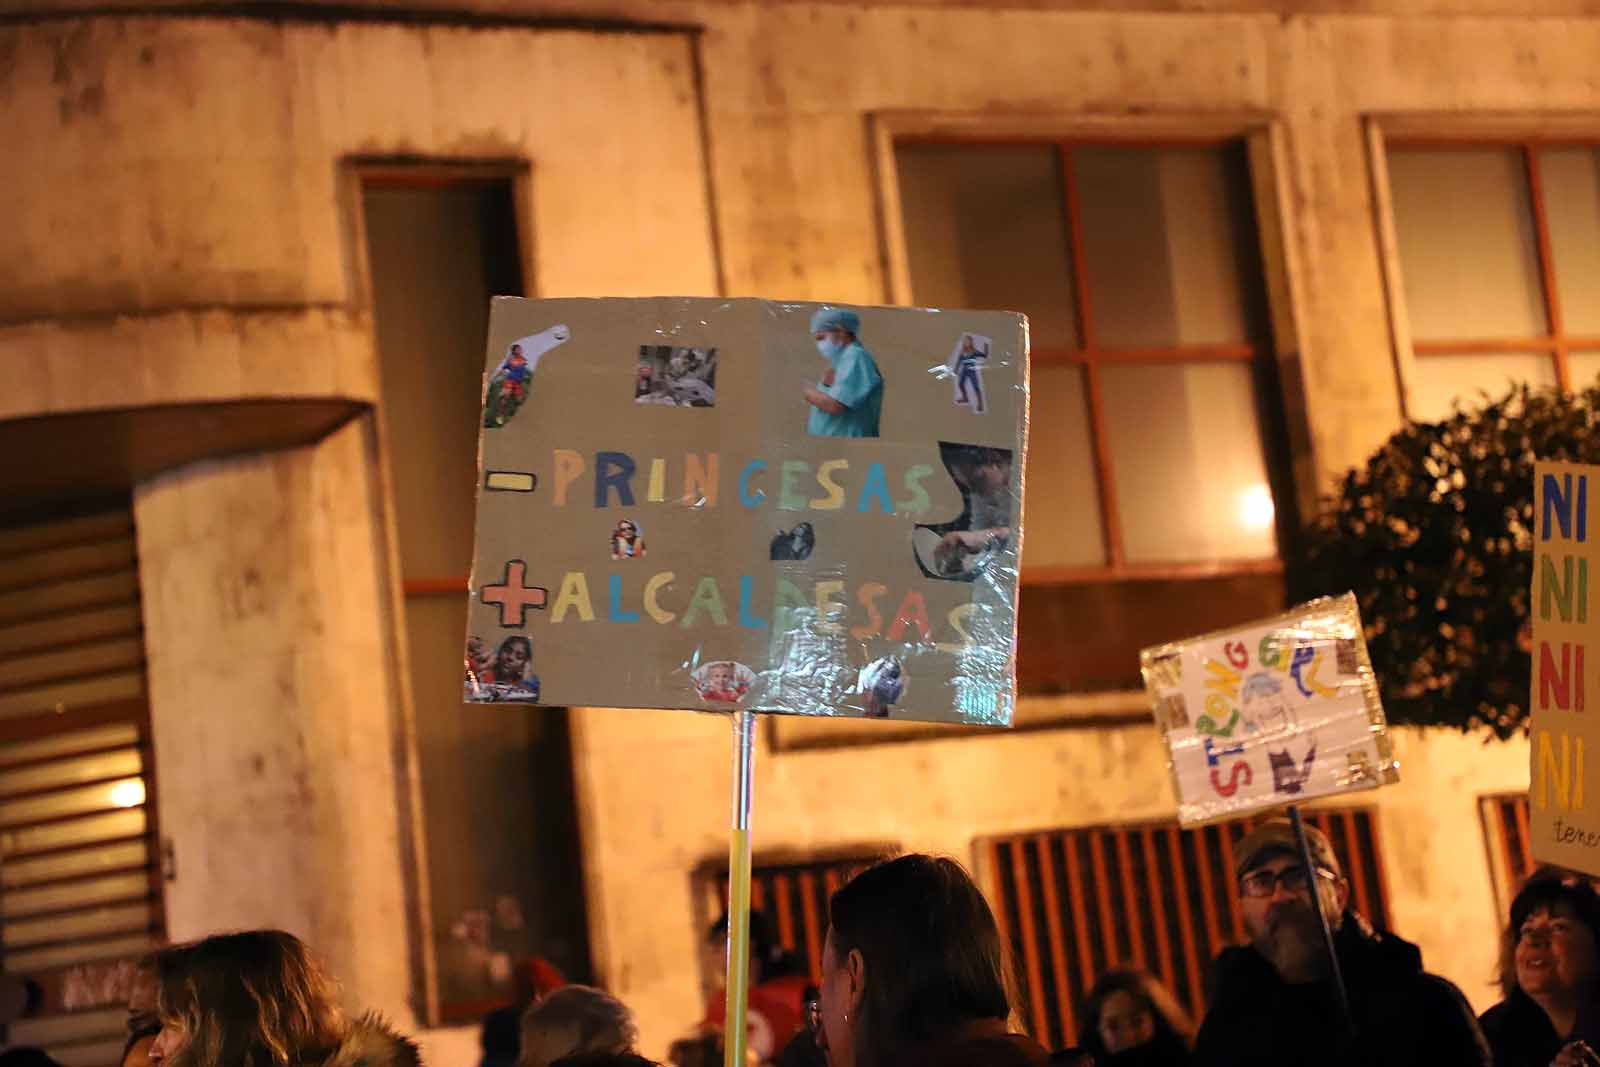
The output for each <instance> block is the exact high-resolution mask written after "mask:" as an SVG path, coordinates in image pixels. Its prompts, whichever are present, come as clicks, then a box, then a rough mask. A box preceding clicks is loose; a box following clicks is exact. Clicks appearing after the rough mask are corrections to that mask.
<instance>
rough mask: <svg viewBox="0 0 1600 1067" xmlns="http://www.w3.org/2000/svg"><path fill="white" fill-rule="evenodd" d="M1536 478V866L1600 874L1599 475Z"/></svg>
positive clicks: (1571, 467) (1545, 470) (1564, 469)
mask: <svg viewBox="0 0 1600 1067" xmlns="http://www.w3.org/2000/svg"><path fill="white" fill-rule="evenodd" d="M1533 477H1534V500H1533V519H1534V531H1533V533H1534V548H1533V555H1534V560H1533V589H1532V591H1531V592H1532V595H1531V598H1530V600H1529V609H1530V610H1529V615H1531V616H1532V623H1533V633H1532V653H1533V692H1532V694H1531V695H1530V701H1529V707H1530V708H1532V710H1533V714H1532V717H1531V722H1530V723H1529V726H1530V728H1531V733H1530V740H1531V741H1532V746H1531V752H1530V756H1531V760H1532V767H1531V768H1530V770H1531V774H1530V776H1529V783H1530V789H1529V794H1530V795H1529V804H1528V815H1529V827H1528V838H1529V844H1530V846H1531V850H1532V853H1533V857H1534V859H1536V860H1540V861H1542V862H1546V863H1554V864H1557V865H1558V866H1561V867H1567V868H1570V869H1572V870H1576V871H1585V872H1587V873H1589V874H1600V808H1597V806H1596V805H1594V804H1590V803H1588V800H1589V798H1590V797H1592V796H1594V795H1595V787H1594V786H1592V785H1590V784H1589V777H1590V776H1589V773H1588V772H1589V763H1590V762H1591V761H1592V760H1593V758H1594V751H1595V746H1594V743H1593V742H1594V741H1595V738H1596V736H1597V731H1596V729H1595V726H1594V724H1593V723H1592V722H1591V720H1590V715H1591V713H1590V712H1589V711H1588V710H1587V707H1586V701H1585V694H1587V693H1592V692H1595V682H1594V681H1593V680H1592V677H1593V674H1594V670H1595V659H1596V657H1595V656H1593V655H1587V656H1586V655H1585V653H1586V651H1587V646H1588V645H1590V644H1593V643H1595V639H1596V637H1600V629H1597V626H1600V616H1597V615H1596V613H1595V612H1594V611H1592V610H1591V609H1590V607H1589V602H1590V597H1591V591H1590V584H1589V574H1590V572H1591V571H1592V570H1593V569H1594V568H1593V566H1592V564H1593V562H1594V561H1595V559H1596V557H1597V555H1600V553H1597V552H1596V545H1595V542H1593V541H1590V540H1589V531H1590V530H1593V529H1595V528H1596V527H1595V523H1596V521H1600V520H1597V516H1596V515H1595V512H1594V507H1595V494H1596V493H1597V492H1600V467H1594V466H1586V465H1582V464H1577V463H1554V462H1541V463H1537V464H1535V465H1534V476H1533Z"/></svg>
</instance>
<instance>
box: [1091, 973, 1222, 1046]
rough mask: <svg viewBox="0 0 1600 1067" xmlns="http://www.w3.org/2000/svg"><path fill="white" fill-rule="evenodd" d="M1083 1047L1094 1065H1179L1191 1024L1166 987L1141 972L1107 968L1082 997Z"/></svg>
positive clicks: (1190, 1039)
mask: <svg viewBox="0 0 1600 1067" xmlns="http://www.w3.org/2000/svg"><path fill="white" fill-rule="evenodd" d="M1079 1017H1080V1019H1081V1020H1082V1022H1081V1030H1080V1033H1081V1034H1082V1041H1083V1049H1084V1051H1085V1052H1087V1053H1089V1054H1090V1055H1091V1056H1093V1057H1094V1062H1095V1065H1096V1067H1183V1065H1184V1064H1186V1063H1188V1062H1189V1048H1190V1046H1191V1045H1192V1044H1193V1043H1194V1024H1192V1023H1191V1022H1190V1021H1189V1017H1188V1015H1187V1014H1185V1013H1184V1010H1183V1009H1182V1008H1181V1007H1179V1006H1178V1002H1177V1000H1176V999H1174V998H1173V996H1172V994H1171V993H1169V992H1168V991H1167V988H1166V987H1165V986H1163V985H1162V984H1161V983H1160V982H1158V981H1156V980H1155V978H1153V977H1152V976H1150V975H1148V974H1146V973H1145V972H1144V971H1136V970H1130V969H1117V970H1110V971H1107V972H1106V973H1104V974H1102V975H1101V976H1100V977H1099V979H1098V980H1096V981H1095V983H1094V988H1093V989H1091V990H1089V995H1088V996H1087V997H1086V998H1084V1002H1083V1011H1082V1012H1081V1014H1080V1016H1079Z"/></svg>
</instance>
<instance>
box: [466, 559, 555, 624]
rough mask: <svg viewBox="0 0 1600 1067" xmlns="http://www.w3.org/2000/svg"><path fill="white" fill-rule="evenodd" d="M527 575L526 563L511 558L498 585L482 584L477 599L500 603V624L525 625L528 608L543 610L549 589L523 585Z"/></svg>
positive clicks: (487, 602)
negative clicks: (503, 577)
mask: <svg viewBox="0 0 1600 1067" xmlns="http://www.w3.org/2000/svg"><path fill="white" fill-rule="evenodd" d="M527 575H528V565H527V564H526V563H524V562H522V561H521V560H520V559H514V560H511V561H509V562H508V563H507V564H506V576H505V579H504V580H503V581H501V582H500V584H499V585H486V586H484V587H483V589H482V590H481V591H480V592H479V593H478V599H479V600H481V601H483V602H484V603H485V604H499V605H500V625H501V626H526V625H528V609H529V608H537V609H539V610H540V611H543V610H544V605H545V601H546V600H547V599H548V598H549V596H550V591H549V590H548V589H543V588H541V587H539V586H537V585H524V584H523V579H524V578H526V577H527Z"/></svg>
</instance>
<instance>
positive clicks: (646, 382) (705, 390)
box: [633, 345, 717, 408]
mask: <svg viewBox="0 0 1600 1067" xmlns="http://www.w3.org/2000/svg"><path fill="white" fill-rule="evenodd" d="M633 402H634V403H635V404H659V405H661V406H662V407H680V408H709V407H715V406H716V403H717V350H716V349H715V348H675V347H673V346H672V345H640V346H639V363H638V365H637V366H636V368H635V369H634V379H633Z"/></svg>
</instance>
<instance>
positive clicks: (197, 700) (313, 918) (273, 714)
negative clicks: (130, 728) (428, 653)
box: [134, 420, 412, 1020]
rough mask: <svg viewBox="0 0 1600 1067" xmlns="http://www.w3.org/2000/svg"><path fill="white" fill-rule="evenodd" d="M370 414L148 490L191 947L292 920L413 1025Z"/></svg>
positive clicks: (152, 623)
mask: <svg viewBox="0 0 1600 1067" xmlns="http://www.w3.org/2000/svg"><path fill="white" fill-rule="evenodd" d="M372 447H373V438H372V434H371V432H370V427H369V425H367V423H366V420H363V421H361V422H357V423H353V424H351V425H348V426H346V427H345V428H344V429H342V430H340V431H338V432H337V433H336V434H334V435H333V436H332V437H330V438H329V439H328V440H327V441H325V442H324V443H323V444H321V445H320V446H317V447H314V448H303V449H296V450H293V451H290V452H285V453H278V454H275V455H270V456H260V457H254V458H249V459H240V460H230V461H225V462H220V463H208V464H198V465H195V466H192V467H190V468H188V469H185V470H182V471H179V472H177V473H174V474H171V475H166V476H163V477H160V478H157V479H155V480H153V481H151V482H148V483H146V484H144V485H143V486H141V487H140V488H139V491H138V492H137V494H136V495H135V498H134V521H135V524H136V528H137V531H138V540H139V564H140V577H141V580H142V582H143V586H144V613H145V643H146V647H147V652H148V657H149V666H148V683H149V692H150V710H151V733H152V737H153V739H154V748H155V759H156V777H155V781H156V783H157V787H158V792H157V796H156V800H157V805H158V808H157V813H158V817H159V818H160V821H161V831H162V836H163V839H164V840H165V841H166V842H170V844H171V847H172V853H171V858H172V861H173V867H172V871H173V873H175V875H176V877H175V878H173V879H172V880H170V881H168V882H167V885H166V905H167V930H168V933H169V935H170V936H171V937H172V938H173V939H175V940H182V939H187V938H192V937H199V936H204V935H205V934H208V933H212V932H214V931H217V930H227V929H237V928H244V927H252V926H264V925H266V926H279V927H282V928H284V929H287V930H290V931H292V932H293V933H295V934H298V935H299V936H300V937H302V938H304V939H305V940H306V941H307V943H308V944H311V945H313V946H315V947H316V949H317V951H318V952H319V954H321V956H322V957H323V958H324V959H325V961H326V962H327V964H328V965H329V967H330V969H331V970H332V972H333V973H334V974H336V975H339V976H341V977H342V978H344V979H345V980H346V981H347V982H348V983H349V984H350V988H349V989H348V992H349V994H350V996H351V1001H352V1006H355V1005H357V1004H359V1005H360V1006H363V1007H371V1008H375V1009H379V1010H382V1011H385V1012H387V1013H389V1014H390V1015H391V1016H392V1017H395V1018H398V1019H402V1020H403V1019H408V1018H409V1017H410V1003H409V1001H410V995H411V985H412V968H411V955H410V951H409V945H408V940H407V937H406V932H407V927H408V924H407V900H406V891H407V890H406V884H405V878H404V873H403V872H404V871H405V869H406V863H407V851H408V847H409V842H407V841H406V839H405V836H404V831H405V829H406V827H405V824H404V820H403V812H404V809H403V807H402V805H401V803H400V800H401V798H402V797H403V794H402V791H401V789H400V788H399V783H398V782H397V763H398V761H397V760H396V740H397V736H398V734H399V730H398V729H397V726H398V724H397V721H396V717H395V714H394V709H395V708H396V707H397V706H398V702H397V700H396V695H395V689H396V686H397V684H398V677H397V675H396V672H395V655H394V649H393V646H392V643H391V642H390V641H389V640H388V628H387V627H386V626H385V620H386V615H387V610H386V609H387V594H386V591H385V589H384V583H385V577H386V575H385V570H384V565H383V564H384V553H383V548H382V543H381V539H380V538H379V537H378V536H377V531H376V529H375V528H374V526H373V523H372V520H371V514H372V511H373V507H374V504H375V500H376V497H377V495H378V484H377V479H376V470H375V466H374V464H373V462H372V458H373V457H372Z"/></svg>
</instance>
